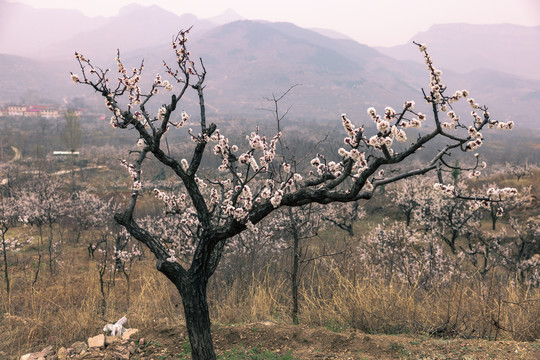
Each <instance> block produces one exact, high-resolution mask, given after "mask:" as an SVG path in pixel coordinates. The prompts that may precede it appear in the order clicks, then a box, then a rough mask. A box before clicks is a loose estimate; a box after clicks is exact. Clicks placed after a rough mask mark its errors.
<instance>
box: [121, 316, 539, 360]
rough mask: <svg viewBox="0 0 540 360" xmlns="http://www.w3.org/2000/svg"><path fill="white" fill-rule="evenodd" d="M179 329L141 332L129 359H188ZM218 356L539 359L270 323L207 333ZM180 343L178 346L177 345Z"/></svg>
mask: <svg viewBox="0 0 540 360" xmlns="http://www.w3.org/2000/svg"><path fill="white" fill-rule="evenodd" d="M186 334H187V332H186V329H185V327H170V328H161V329H151V330H146V331H143V332H142V333H141V336H142V337H144V343H145V345H143V346H139V349H137V352H136V354H134V356H133V357H132V358H133V359H189V358H190V357H189V355H188V354H189V353H188V349H189V344H188V343H187V339H186ZM213 336H214V341H215V344H216V349H217V351H218V353H220V354H223V353H225V352H229V353H230V352H231V351H234V350H240V349H243V350H244V351H250V350H251V351H256V350H257V349H259V351H261V350H264V351H266V350H269V351H272V352H273V353H276V354H287V353H290V354H292V356H293V357H294V358H295V359H300V360H312V359H362V360H363V359H366V360H367V359H426V360H427V359H448V360H450V359H452V360H453V359H464V360H465V359H467V360H472V359H531V360H537V359H540V341H538V340H537V341H536V342H532V343H528V342H515V341H486V340H475V339H472V340H465V339H449V340H446V339H438V338H431V337H428V336H409V335H368V334H364V333H362V332H359V331H355V330H347V331H344V332H342V333H335V332H331V331H329V330H327V329H325V328H310V327H308V326H303V325H299V326H293V325H285V324H277V323H273V322H261V323H255V324H244V325H233V326H220V325H217V326H215V327H214V329H213ZM179 339H181V341H178V340H179Z"/></svg>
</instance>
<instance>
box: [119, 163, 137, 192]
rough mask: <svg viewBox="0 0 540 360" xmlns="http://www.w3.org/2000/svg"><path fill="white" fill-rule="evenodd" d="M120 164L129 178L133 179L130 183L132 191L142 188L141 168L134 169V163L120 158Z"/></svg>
mask: <svg viewBox="0 0 540 360" xmlns="http://www.w3.org/2000/svg"><path fill="white" fill-rule="evenodd" d="M120 164H121V165H122V166H123V167H125V168H126V169H127V170H128V172H129V175H130V176H131V178H132V179H133V184H132V185H131V189H132V190H134V191H138V190H141V189H142V183H141V174H142V170H141V169H136V168H135V165H133V164H131V163H128V162H127V160H121V161H120Z"/></svg>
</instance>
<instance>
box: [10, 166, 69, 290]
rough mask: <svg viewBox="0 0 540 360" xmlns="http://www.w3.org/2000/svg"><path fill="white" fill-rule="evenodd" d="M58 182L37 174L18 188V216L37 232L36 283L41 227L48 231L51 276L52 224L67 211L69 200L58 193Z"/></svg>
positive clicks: (53, 253) (55, 245)
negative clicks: (19, 201)
mask: <svg viewBox="0 0 540 360" xmlns="http://www.w3.org/2000/svg"><path fill="white" fill-rule="evenodd" d="M61 186H62V182H61V181H60V179H57V178H53V177H50V176H46V175H44V174H42V175H40V176H39V177H37V178H36V179H34V180H32V181H30V182H28V183H26V184H25V186H24V187H23V188H22V189H21V193H20V199H21V204H20V207H19V210H20V211H19V216H20V217H21V219H22V220H23V222H24V223H28V224H30V225H33V226H37V228H38V230H39V239H38V240H39V244H38V265H37V269H36V276H35V280H34V282H35V281H37V278H38V274H39V268H40V263H41V256H42V255H41V247H42V246H43V243H44V242H43V228H44V227H45V226H46V227H47V228H48V237H47V254H48V265H49V270H50V272H51V274H52V273H53V272H54V268H55V265H56V260H58V259H57V258H56V256H57V254H58V250H59V245H60V242H59V241H56V242H55V241H54V225H55V224H57V222H58V221H59V220H60V219H61V218H63V217H64V216H66V215H67V214H68V213H69V211H70V206H71V205H70V204H71V201H70V199H69V197H68V196H67V194H66V193H65V192H63V191H61Z"/></svg>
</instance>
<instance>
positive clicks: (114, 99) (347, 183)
mask: <svg viewBox="0 0 540 360" xmlns="http://www.w3.org/2000/svg"><path fill="white" fill-rule="evenodd" d="M188 33H189V31H180V32H179V33H178V35H177V36H176V37H175V38H174V40H173V42H172V48H173V51H174V52H175V54H176V59H177V61H176V65H175V68H173V67H172V66H170V65H169V64H166V63H165V64H164V66H165V69H166V71H167V74H168V75H169V79H170V80H164V79H163V78H162V77H161V76H160V75H157V76H156V77H155V80H154V82H153V84H152V85H151V87H150V89H148V90H147V91H143V90H142V89H141V77H142V73H143V66H142V65H141V66H139V67H135V68H133V69H132V70H129V69H127V68H126V66H125V65H124V63H123V62H122V60H121V58H120V55H119V53H118V56H117V58H116V61H117V66H118V77H116V76H115V77H113V76H112V74H110V70H109V69H106V70H103V69H101V68H99V67H96V66H94V65H93V64H92V63H91V62H90V60H88V59H87V58H85V57H84V56H83V55H82V54H79V53H76V54H75V56H76V59H77V61H78V62H79V65H80V71H81V72H82V74H81V75H76V74H72V75H71V78H72V79H73V81H75V82H76V83H82V84H83V85H86V86H89V87H90V88H92V89H93V90H95V91H96V92H98V93H99V94H100V95H101V96H103V98H104V100H105V105H106V106H107V108H108V109H109V110H110V111H111V118H110V123H111V126H112V127H114V128H117V129H134V130H135V131H136V133H137V139H134V143H135V142H136V145H137V150H134V151H133V152H132V154H135V155H136V158H135V159H134V160H133V161H128V160H125V161H124V162H123V165H124V166H125V168H126V170H127V171H128V172H129V174H130V176H131V178H132V181H133V182H132V187H131V189H132V193H131V198H130V200H129V202H128V204H127V205H126V206H125V208H124V210H123V211H122V212H119V213H116V214H115V215H114V217H115V219H116V221H117V222H118V223H119V224H121V225H123V226H124V227H125V228H126V230H127V231H128V232H129V234H130V235H131V236H133V237H134V238H135V239H137V240H138V241H140V242H142V243H143V244H144V245H146V246H147V247H148V248H149V250H150V251H151V252H152V253H153V254H154V256H155V257H156V267H157V269H158V270H159V271H160V272H162V273H163V274H164V275H165V276H166V277H167V278H168V279H169V280H170V281H171V282H172V283H173V284H174V285H175V286H176V288H177V289H178V291H179V293H180V295H181V297H182V301H183V305H184V313H185V318H186V324H187V328H188V333H189V339H190V342H191V348H192V357H193V359H205V360H208V359H215V358H216V355H215V352H214V348H213V343H212V337H211V333H210V316H209V312H208V303H207V297H206V289H207V285H208V280H209V278H210V277H211V276H212V274H213V273H214V272H215V270H216V268H217V266H218V264H219V262H220V259H221V257H222V255H223V252H224V249H225V247H226V244H227V241H228V240H229V239H231V238H232V237H234V236H235V235H238V234H240V233H242V232H244V231H246V230H247V229H249V230H252V231H256V229H257V224H258V223H259V222H261V221H262V220H263V219H265V218H267V217H269V216H271V215H272V214H273V213H274V211H275V210H276V209H279V208H280V207H286V206H288V207H296V206H302V205H307V204H310V203H319V204H323V205H325V204H329V203H334V202H337V203H347V202H354V201H358V200H360V199H369V198H371V197H372V196H373V191H374V189H375V188H377V187H378V186H382V185H385V184H389V183H392V182H395V181H398V180H401V179H406V178H409V177H412V176H416V175H421V174H425V173H427V172H429V171H433V170H435V169H437V168H444V167H447V166H448V165H447V157H448V156H449V154H450V152H451V151H452V150H461V151H464V152H466V151H471V150H474V149H477V148H478V147H480V146H481V145H482V143H483V136H482V133H481V131H482V130H483V129H484V128H488V127H497V128H501V129H509V128H511V127H512V126H513V123H511V122H508V123H502V122H499V121H496V120H492V119H491V117H490V114H489V112H488V109H487V107H485V106H481V105H479V104H478V103H477V102H476V101H475V100H474V99H472V98H469V99H468V101H469V103H470V104H471V106H472V107H473V110H474V111H473V113H472V122H471V123H470V124H466V121H465V120H464V119H461V118H460V117H459V116H457V115H456V114H454V113H453V112H452V110H451V106H452V103H454V102H456V101H459V100H462V99H466V98H467V97H468V92H467V91H465V90H459V91H456V92H455V93H454V94H452V95H447V94H446V87H445V86H444V84H443V83H442V80H441V72H440V71H439V70H437V69H436V68H435V67H434V66H433V62H432V60H431V58H430V56H429V55H428V53H427V52H426V46H425V45H420V44H418V46H419V49H420V51H421V52H422V53H423V55H424V58H425V60H426V64H427V69H428V73H429V75H430V85H429V88H428V89H427V91H426V92H425V93H424V99H425V100H426V102H427V104H428V108H429V110H430V112H431V115H430V116H428V115H426V114H423V113H421V112H419V111H417V110H416V108H415V103H414V102H413V101H406V102H405V103H404V105H403V107H402V108H401V109H398V110H394V109H392V108H390V107H387V108H386V109H384V111H383V112H382V113H378V112H377V111H376V110H375V109H374V108H370V109H368V116H369V118H370V120H371V121H373V122H374V123H375V124H376V127H377V131H376V132H374V133H371V134H370V133H368V132H367V131H365V130H364V127H363V126H356V125H355V124H354V123H353V121H352V120H350V119H349V118H348V117H347V116H346V115H345V114H343V115H342V116H341V121H342V124H343V127H344V129H345V132H346V136H345V138H344V146H343V147H342V148H340V149H339V160H338V161H327V160H326V157H325V158H323V157H321V156H317V157H315V158H314V159H312V161H311V164H310V165H311V169H312V170H310V171H308V172H307V173H304V174H300V173H299V172H298V170H297V169H296V168H295V167H294V166H293V164H289V163H287V162H285V161H283V160H281V159H282V158H280V157H278V156H277V143H278V140H279V138H280V136H281V133H280V132H278V133H277V134H275V135H273V136H271V137H266V136H264V135H263V134H261V133H259V131H253V132H252V133H251V134H250V135H249V136H247V144H245V146H244V145H242V144H231V143H230V142H229V139H228V138H227V137H226V136H225V135H224V134H222V133H221V132H220V131H219V130H218V128H217V126H216V125H215V124H214V123H212V122H209V121H208V119H207V115H206V106H205V101H206V99H205V96H204V89H205V86H204V83H205V79H206V68H205V66H204V63H203V61H202V59H201V60H200V61H199V62H198V63H197V64H196V63H195V61H193V60H191V54H190V52H189V51H188V48H187V42H188V38H187V35H188ZM191 90H193V91H194V93H195V95H196V96H197V98H198V102H199V111H198V112H199V113H198V119H197V120H198V129H197V130H193V129H191V128H189V129H188V130H187V132H188V134H189V135H190V137H191V140H192V141H193V147H192V150H191V152H190V153H186V154H184V156H183V157H182V156H179V157H175V156H173V155H171V154H170V152H168V151H167V148H166V146H165V145H166V144H164V142H165V141H164V138H165V136H166V134H167V132H168V131H175V128H176V129H179V128H182V127H187V126H186V125H187V123H188V122H189V121H190V115H189V114H187V113H186V112H184V111H182V112H181V114H180V115H177V109H178V108H179V107H180V106H181V105H182V103H181V101H182V100H184V97H186V96H187V94H188V91H191ZM160 91H165V92H170V93H171V94H172V95H171V96H170V99H169V100H168V103H167V104H163V105H162V106H160V107H159V109H158V111H157V112H156V113H151V112H150V110H149V106H150V105H149V104H151V101H152V100H153V99H156V97H155V96H156V95H157V94H158V93H159V92H160ZM446 112H448V114H447V115H445V113H446ZM446 116H447V118H446ZM426 121H429V123H430V126H429V127H425V128H426V131H425V133H423V134H422V135H421V136H419V137H418V138H416V139H415V140H414V141H413V142H412V143H410V145H405V143H404V141H405V140H406V139H407V130H408V129H409V128H419V127H422V125H423V124H424V123H425V122H426ZM436 137H441V138H443V139H445V140H446V141H447V145H445V146H444V147H443V148H442V149H441V150H440V151H439V152H438V153H437V154H435V155H434V156H433V158H432V159H431V160H430V161H429V162H427V163H425V164H423V165H422V166H420V167H418V168H415V169H407V170H403V169H402V170H398V169H397V168H395V169H394V170H396V171H395V172H390V171H388V172H387V173H388V174H391V175H385V169H387V168H388V169H391V168H393V167H394V166H393V165H395V164H398V163H400V162H403V161H404V160H405V159H408V158H409V157H411V156H414V154H415V153H416V151H418V150H419V149H420V148H422V147H423V146H424V145H425V144H426V143H428V142H430V141H431V140H432V139H434V138H436ZM396 142H398V143H403V144H402V145H401V146H396ZM207 146H212V150H213V153H214V155H215V156H217V157H218V158H219V159H220V161H221V164H220V166H219V167H218V169H217V171H216V172H211V171H206V170H205V171H203V170H202V169H203V167H202V166H201V165H202V164H203V160H204V158H205V149H206V148H207ZM149 154H152V155H153V157H154V158H155V159H156V160H157V161H159V162H161V163H162V164H163V165H165V166H167V167H168V168H170V169H171V170H172V171H173V172H174V174H175V175H176V176H177V177H178V178H179V180H181V182H182V190H181V191H180V192H179V193H174V194H173V193H167V192H165V191H162V190H160V189H147V188H146V186H145V177H144V174H143V173H142V169H141V165H142V164H143V162H144V161H146V160H147V159H148V155H149ZM479 166H480V164H479V162H478V161H477V160H476V161H474V160H473V164H472V165H471V168H472V169H476V168H477V167H479ZM145 192H152V193H154V195H155V196H156V197H157V198H158V199H160V200H162V201H163V206H164V208H165V211H166V212H167V213H168V214H170V215H174V216H175V217H176V218H177V224H178V227H177V232H176V234H175V236H174V237H172V238H171V239H170V240H169V241H166V242H165V241H162V239H161V238H160V237H159V236H158V235H155V234H154V233H153V232H152V231H151V229H150V228H149V227H151V226H152V225H151V224H150V225H145V226H144V227H143V226H142V225H141V222H140V221H139V220H138V219H137V217H136V216H135V214H134V210H135V207H136V205H137V201H138V199H139V197H140V196H141V194H143V193H145ZM186 243H190V244H191V247H192V249H193V250H192V251H191V253H189V254H188V261H187V263H185V262H184V263H182V264H181V263H180V262H179V261H177V259H178V258H177V252H178V251H177V250H178V249H183V248H185V244H186Z"/></svg>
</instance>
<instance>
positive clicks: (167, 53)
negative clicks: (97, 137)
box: [0, 2, 540, 129]
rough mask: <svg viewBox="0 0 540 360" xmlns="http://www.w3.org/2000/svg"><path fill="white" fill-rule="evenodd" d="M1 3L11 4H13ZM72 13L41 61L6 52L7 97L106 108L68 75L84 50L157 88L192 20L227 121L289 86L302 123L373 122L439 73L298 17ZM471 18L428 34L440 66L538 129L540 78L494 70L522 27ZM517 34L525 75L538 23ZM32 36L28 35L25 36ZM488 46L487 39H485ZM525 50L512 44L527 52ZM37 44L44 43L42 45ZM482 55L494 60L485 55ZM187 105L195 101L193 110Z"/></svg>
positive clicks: (216, 103)
mask: <svg viewBox="0 0 540 360" xmlns="http://www.w3.org/2000/svg"><path fill="white" fill-rule="evenodd" d="M1 4H2V6H4V7H5V4H6V3H5V2H2V3H1ZM9 4H10V6H11V3H9ZM13 5H15V4H13ZM8 9H9V6H8ZM25 9H26V8H25V7H24V6H22V5H21V6H20V7H19V10H17V11H22V12H24V11H28V14H29V16H30V15H32V14H34V15H35V14H36V13H39V14H41V17H40V18H41V19H42V21H45V20H43V19H56V20H58V16H59V15H58V14H56V13H55V14H54V16H52V15H51V17H50V18H49V17H47V16H48V14H50V12H51V11H52V10H36V9H33V10H31V11H30V10H28V9H27V10H25ZM10 11H12V10H10ZM34 15H32V16H34ZM19 16H21V15H19ZM69 16H73V18H74V19H79V20H80V23H81V25H80V26H76V25H73V24H72V23H63V25H62V26H64V28H66V29H67V28H69V29H72V28H73V27H75V28H77V31H72V30H70V31H67V32H65V33H63V34H62V35H61V36H60V35H56V33H55V32H54V31H53V30H51V29H49V28H47V27H46V26H45V27H44V31H43V32H39V33H35V34H34V35H35V39H38V40H39V41H41V46H42V47H43V50H41V51H37V52H36V51H34V54H36V55H33V56H32V57H31V58H26V59H22V58H17V57H13V55H5V54H4V55H2V58H3V59H6V60H4V61H2V63H1V64H0V67H1V70H2V74H3V76H2V78H1V79H0V94H2V95H1V98H0V104H6V103H8V102H20V101H24V100H22V99H24V98H25V93H27V92H28V91H31V92H37V93H45V92H46V93H47V96H48V97H49V98H52V99H56V100H57V101H60V99H64V98H65V99H67V101H69V99H70V98H73V97H74V96H80V95H84V97H85V99H86V102H87V103H88V104H89V105H90V106H94V107H95V109H96V110H97V111H100V112H101V111H103V107H102V102H101V100H100V99H99V98H97V97H96V96H94V95H93V94H92V92H91V91H89V89H88V88H86V89H85V88H84V87H81V86H79V87H75V86H74V85H73V83H72V82H70V80H69V73H70V72H71V71H73V72H78V71H80V69H78V65H77V63H76V62H75V60H74V59H73V58H72V56H73V55H72V53H73V52H74V51H79V52H82V53H83V54H85V56H86V57H88V58H90V59H92V60H93V63H94V64H95V65H97V66H101V67H104V68H107V67H108V68H111V69H114V68H115V67H116V64H115V62H114V57H115V56H116V51H117V49H120V51H121V56H122V59H123V60H124V62H125V64H126V66H127V67H128V68H129V67H135V66H139V65H140V63H141V60H143V59H144V64H145V72H146V74H151V75H150V76H147V78H146V83H144V82H143V85H144V84H147V85H148V84H150V83H151V82H152V81H153V76H154V74H156V73H163V65H162V60H167V62H168V63H173V62H174V57H172V56H171V55H172V51H171V49H170V45H169V42H170V39H171V37H172V36H173V35H174V33H175V32H176V31H177V30H178V29H181V28H188V27H190V26H192V25H193V30H192V32H191V34H192V35H191V36H190V39H191V42H190V44H191V50H192V52H193V54H195V55H196V56H197V57H199V56H200V57H201V58H202V59H203V61H204V64H205V66H206V69H207V70H208V77H207V104H208V107H209V111H210V113H211V114H215V115H219V116H229V117H238V118H254V119H262V118H264V117H265V116H268V113H267V112H264V111H261V109H263V108H266V107H267V106H268V103H267V101H265V100H264V98H265V97H271V95H272V94H276V95H279V94H281V93H283V92H285V91H286V90H287V89H288V88H289V87H291V86H293V85H295V84H301V85H302V86H298V87H296V88H295V90H294V91H293V92H291V93H290V95H289V96H288V97H287V98H286V104H283V105H284V106H286V107H288V106H289V105H293V111H292V112H291V116H292V117H293V118H295V119H300V120H302V119H303V120H309V121H320V122H326V121H328V120H330V119H336V118H337V117H338V116H339V115H340V114H341V113H347V114H349V116H351V117H353V118H357V119H364V116H365V110H366V108H368V107H370V106H376V107H384V106H392V107H394V108H399V107H401V105H402V103H403V102H404V101H406V100H415V101H416V102H417V103H418V104H422V103H423V98H422V93H421V88H422V87H425V86H426V85H427V83H428V79H429V78H428V74H427V73H426V71H425V67H424V65H423V64H421V62H422V57H421V55H420V54H419V52H418V50H417V49H416V47H415V46H414V45H412V44H407V45H403V46H402V47H397V48H393V49H386V50H385V49H374V48H370V47H368V46H365V45H362V44H359V43H357V42H355V41H353V40H351V39H346V38H343V37H339V36H333V35H332V34H333V33H329V35H330V37H328V36H325V35H323V34H322V33H325V32H324V31H321V30H317V31H314V30H309V29H305V28H301V27H298V26H296V25H294V24H291V23H270V22H261V21H251V20H239V21H234V22H227V21H228V20H234V19H237V18H239V15H237V14H235V13H233V12H231V11H229V12H228V13H225V14H223V17H218V18H217V19H216V21H219V22H222V23H223V22H224V23H225V24H223V25H217V24H216V23H214V22H212V21H210V20H204V19H197V18H196V17H195V16H193V15H190V14H184V15H182V16H177V15H175V14H173V13H170V12H168V11H166V10H163V9H161V8H159V7H157V6H149V7H148V6H142V5H131V6H127V7H125V8H124V9H122V11H120V13H119V14H118V15H117V16H115V17H111V18H103V19H95V21H94V22H93V23H92V26H89V25H87V24H88V23H87V22H86V20H84V19H82V18H78V17H77V16H78V15H77V14H75V13H74V14H69ZM69 16H68V17H69ZM56 20H55V21H56ZM83 20H84V21H83ZM36 21H37V20H36ZM58 21H60V20H58ZM59 24H60V23H59ZM70 24H71V25H70ZM133 24H137V26H133ZM461 25H463V24H461ZM461 25H460V26H459V29H461V30H460V31H450V30H452V29H454V27H452V26H457V25H441V26H435V27H433V28H432V29H430V31H428V32H426V33H425V34H420V35H421V36H420V35H419V36H418V38H419V39H418V40H420V41H425V42H428V43H429V49H430V51H431V54H432V56H433V59H434V61H435V64H436V66H438V67H440V68H442V69H443V70H444V75H443V80H444V81H445V83H446V84H447V85H448V86H449V91H454V90H457V89H463V88H467V89H468V90H469V91H470V92H471V96H473V97H475V98H476V99H477V101H479V102H481V103H483V104H486V105H488V106H489V108H490V110H491V111H492V114H493V115H494V116H496V117H497V118H498V119H502V120H514V121H515V122H516V125H517V127H518V128H519V127H521V128H522V129H525V128H531V127H532V128H535V129H538V128H540V124H539V123H538V122H537V121H536V120H535V119H534V117H533V115H532V114H535V113H537V112H538V110H540V101H539V99H540V92H539V90H538V89H540V80H538V79H537V78H535V77H534V76H529V77H523V76H520V75H519V74H517V73H516V72H514V73H512V72H511V71H507V70H508V69H506V68H503V67H501V66H495V65H497V64H499V63H501V64H502V63H504V64H508V63H510V60H509V59H508V57H504V56H501V55H500V54H497V53H496V52H495V51H496V50H497V44H498V42H497V41H495V40H492V38H493V36H491V35H490V34H492V33H497V34H499V33H500V34H506V33H507V32H510V33H512V32H511V31H509V30H508V29H514V27H512V26H510V25H500V26H499V25H493V26H490V27H487V28H486V29H487V30H483V31H480V30H478V29H484V28H483V27H480V28H478V27H477V26H473V25H471V26H468V25H467V26H465V25H463V26H461ZM2 26H3V27H4V28H5V30H6V32H5V34H12V35H13V34H14V33H16V31H17V29H18V28H17V27H14V26H13V24H12V23H7V24H4V25H2ZM58 26H60V25H58ZM70 27H71V28H70ZM47 29H49V30H47ZM516 29H518V30H520V31H521V30H522V31H523V32H526V33H527V34H529V35H527V36H525V35H523V36H522V38H521V40H520V42H519V44H520V45H519V47H518V48H519V49H521V50H520V51H522V52H521V53H520V52H517V53H516V54H518V55H520V56H515V58H516V61H517V64H518V65H519V66H517V67H518V68H520V69H521V70H520V71H522V70H524V69H530V66H531V65H530V64H531V63H532V62H533V61H534V59H535V58H534V57H532V55H534V54H536V50H535V49H537V48H538V46H540V45H539V44H540V42H538V41H536V42H535V39H536V37H535V36H536V35H535V34H536V33H535V32H534V31H535V29H536V28H524V27H517V28H516ZM488 30H489V31H488ZM516 31H517V30H516ZM326 33H328V32H326ZM468 33H470V36H471V37H473V38H474V41H473V42H472V43H470V42H461V41H460V39H461V38H460V37H459V36H461V37H467V36H466V35H467V34H468ZM24 34H25V33H22V35H21V36H22V38H21V40H24V39H25V38H24V36H26V35H24ZM520 34H521V33H518V34H517V35H520ZM334 35H335V34H334ZM517 35H511V34H510V35H508V36H506V37H501V40H500V41H501V42H500V43H501V44H509V43H511V40H512V39H513V38H512V36H514V37H515V36H517ZM51 39H54V43H51V41H53V40H51ZM503 40H504V41H503ZM480 43H481V44H483V45H482V46H475V44H480ZM32 44H33V43H32ZM501 46H502V45H501ZM516 46H518V45H512V46H511V47H508V48H506V49H507V50H505V51H507V52H510V51H518V50H519V49H518V48H516ZM2 49H6V47H4V46H0V52H1V51H4V50H2ZM26 49H28V48H26ZM35 49H39V47H37V45H36V47H35ZM460 49H461V50H460ZM516 49H517V50H516ZM381 51H382V52H384V53H386V54H383V53H381ZM482 52H484V53H485V54H486V56H487V57H488V60H489V61H487V60H486V61H483V60H482V61H481V60H478V59H481V57H480V55H479V54H480V53H482ZM461 53H466V54H467V56H470V57H473V58H475V59H476V60H475V62H467V64H465V65H463V64H462V63H461V62H459V61H458V59H457V57H456V56H458V55H456V54H461ZM539 53H540V51H539ZM396 54H399V55H400V56H398V55H396ZM19 55H20V54H19ZM389 55H392V56H395V57H396V58H398V59H395V58H393V57H392V56H389ZM505 56H506V55H505ZM54 59H60V60H54ZM411 60H414V61H411ZM477 60H478V61H477ZM479 62H481V63H485V64H486V67H485V68H482V69H480V70H478V69H477V68H475V66H479V65H474V64H478V63H479ZM29 64H33V65H29ZM489 64H491V65H493V66H491V65H489ZM488 65H489V66H488ZM527 71H529V70H527ZM530 71H533V70H530ZM536 71H537V72H538V70H536ZM21 79H26V80H25V81H21ZM189 104H190V103H189V101H188V102H187V105H186V106H189ZM155 106H157V104H155ZM466 110H467V112H468V109H466Z"/></svg>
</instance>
